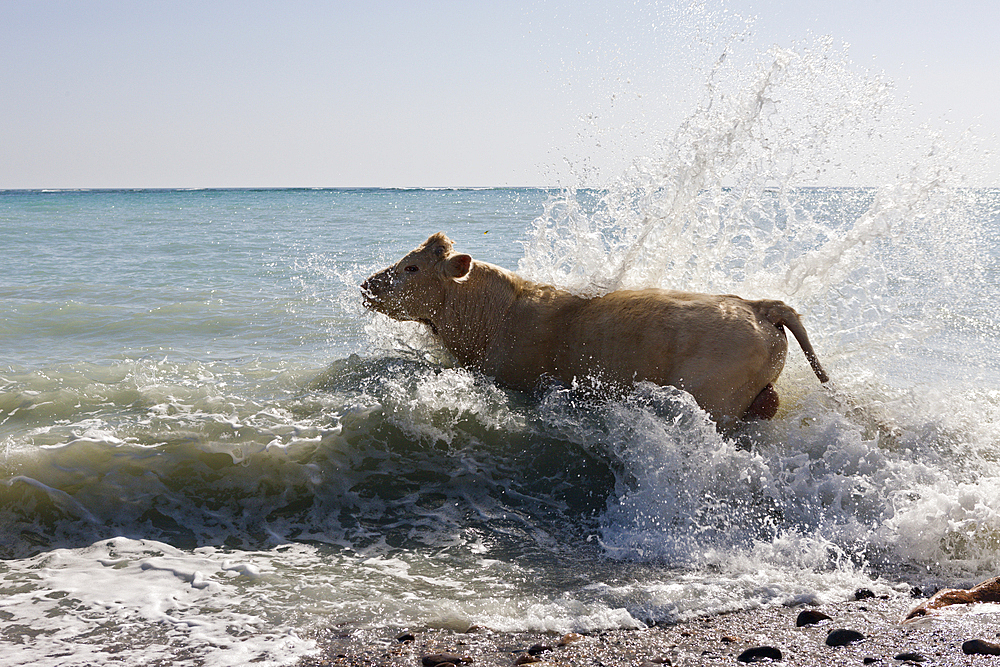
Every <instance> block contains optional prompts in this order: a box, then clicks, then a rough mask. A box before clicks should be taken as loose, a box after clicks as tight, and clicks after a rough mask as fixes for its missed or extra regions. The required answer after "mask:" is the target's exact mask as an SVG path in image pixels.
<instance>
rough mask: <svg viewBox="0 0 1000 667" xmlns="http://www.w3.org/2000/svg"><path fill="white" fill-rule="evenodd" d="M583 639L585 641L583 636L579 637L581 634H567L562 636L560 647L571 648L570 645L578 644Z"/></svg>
mask: <svg viewBox="0 0 1000 667" xmlns="http://www.w3.org/2000/svg"><path fill="white" fill-rule="evenodd" d="M581 639H583V635H579V634H577V633H575V632H567V633H566V634H564V635H563V636H562V639H560V640H559V645H560V646H569V645H570V644H573V643H575V642H578V641H580V640H581Z"/></svg>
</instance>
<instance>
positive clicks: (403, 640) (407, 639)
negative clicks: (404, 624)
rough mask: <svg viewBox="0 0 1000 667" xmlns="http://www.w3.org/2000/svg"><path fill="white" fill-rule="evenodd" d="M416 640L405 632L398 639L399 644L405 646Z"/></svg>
mask: <svg viewBox="0 0 1000 667" xmlns="http://www.w3.org/2000/svg"><path fill="white" fill-rule="evenodd" d="M416 639H417V638H416V637H414V636H413V635H412V634H411V633H409V632H404V633H403V634H401V635H400V636H398V637H396V641H397V642H399V643H400V644H405V643H406V642H412V641H415V640H416Z"/></svg>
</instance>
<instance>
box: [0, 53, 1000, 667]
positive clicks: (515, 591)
mask: <svg viewBox="0 0 1000 667" xmlns="http://www.w3.org/2000/svg"><path fill="white" fill-rule="evenodd" d="M793 55H795V54H794V53H793ZM820 55H822V54H820ZM827 55H829V54H827ZM760 58H761V60H760V63H759V66H755V67H753V68H750V69H749V70H745V71H744V70H739V69H734V70H733V71H732V72H730V73H729V74H727V73H726V72H725V71H720V73H717V74H713V76H714V77H716V78H715V79H713V81H716V82H717V89H718V90H721V89H722V87H723V84H724V83H725V82H726V81H728V79H727V77H730V78H732V79H733V80H734V81H736V83H737V84H739V85H737V86H736V89H735V92H732V91H730V92H732V94H727V95H724V96H723V95H721V93H716V92H713V91H714V90H716V89H713V88H710V89H709V92H708V93H706V94H708V95H710V96H711V95H716V94H718V95H719V97H718V98H717V99H716V98H713V101H714V102H715V103H714V104H712V105H708V104H704V105H701V106H699V107H698V109H696V110H694V111H692V113H691V114H690V116H689V117H688V120H687V121H686V122H685V124H684V125H683V126H682V127H680V128H679V129H678V131H677V132H676V133H675V134H674V135H672V136H670V137H668V138H666V139H664V140H663V141H662V142H661V143H660V145H659V146H657V147H654V150H651V152H650V155H648V156H647V157H645V158H643V159H637V160H635V162H634V164H633V166H632V168H630V169H629V170H627V171H626V172H625V173H624V174H622V175H621V177H620V178H619V179H618V180H616V181H615V182H613V183H611V184H609V185H608V186H607V187H605V188H600V189H579V190H574V189H566V190H533V189H497V190H475V191H473V190H227V191H213V190H204V191H95V192H88V191H83V192H3V193H0V224H2V225H3V229H4V230H5V232H6V237H7V244H6V253H5V268H6V269H7V270H6V271H5V273H4V276H3V278H2V279H0V308H2V310H0V321H2V324H3V341H4V342H3V347H2V349H0V442H2V445H3V470H2V478H3V482H4V483H3V484H2V485H0V526H2V531H0V555H2V558H3V560H2V561H0V591H2V593H3V595H2V600H0V618H2V620H3V624H2V626H0V642H2V645H3V649H2V650H0V664H3V665H14V664H25V663H26V662H30V663H33V664H60V665H83V664H136V665H137V664H150V663H154V664H155V663H156V662H157V661H164V662H167V661H169V662H171V663H172V664H208V665H225V664H245V663H246V662H248V661H250V660H258V661H260V662H262V663H264V664H282V663H287V662H289V661H294V659H295V658H296V657H297V656H299V655H303V654H305V653H308V652H309V651H310V650H312V648H313V646H314V645H313V643H312V641H311V639H310V633H311V632H312V631H314V630H317V629H321V628H326V627H330V626H336V625H339V624H346V625H347V626H380V625H385V626H393V627H396V626H406V627H414V628H416V627H448V628H458V629H464V628H466V627H468V626H470V625H473V624H475V625H480V626H484V627H489V628H494V629H497V630H550V631H556V632H563V631H568V630H576V631H589V630H599V629H607V628H630V627H641V626H642V625H644V624H649V623H656V622H663V621H672V620H677V619H683V618H689V617H692V616H697V615H704V614H714V613H720V612H723V611H727V610H732V609H744V608H752V607H754V606H757V605H768V604H776V603H785V602H791V601H810V600H833V599H843V598H844V597H845V596H847V595H848V594H849V593H850V592H852V591H853V590H854V589H856V588H858V587H859V586H868V587H871V588H874V589H876V590H878V591H879V592H883V593H893V592H896V591H906V590H908V589H909V586H910V585H912V584H918V585H926V584H931V585H934V584H939V583H948V584H951V585H956V584H962V583H971V582H973V581H974V580H978V579H982V578H985V577H986V576H992V575H995V573H996V570H997V567H998V564H1000V563H998V553H1000V463H998V457H1000V390H998V387H1000V353H998V350H1000V346H998V342H1000V312H998V310H997V309H998V306H997V304H998V303H1000V293H998V292H1000V288H998V284H1000V280H998V278H1000V250H998V249H1000V191H997V190H984V189H970V188H966V187H964V186H963V182H962V180H961V179H960V178H957V177H954V178H953V177H949V176H947V174H948V173H952V172H951V171H949V170H948V169H947V167H948V160H949V159H952V158H950V157H949V156H948V154H947V152H946V151H945V152H944V153H941V152H938V153H935V154H933V155H932V156H930V157H928V158H927V159H926V160H924V161H922V162H919V161H918V162H917V163H915V165H913V166H912V167H911V168H907V169H906V170H904V171H903V172H899V173H894V174H892V175H886V176H885V177H884V180H883V181H882V182H880V183H876V184H875V185H874V186H873V187H865V188H831V187H804V186H803V185H802V183H803V182H805V183H808V182H810V181H809V178H806V177H805V176H807V175H808V174H810V173H812V172H811V171H810V169H811V168H812V167H813V166H814V165H815V163H816V160H818V159H821V158H822V155H823V152H822V150H821V149H822V146H821V145H820V144H821V143H822V142H820V141H819V140H818V139H817V137H818V136H820V135H823V136H831V135H832V134H834V132H833V130H834V129H836V128H831V127H829V126H827V125H824V123H826V122H827V120H826V119H825V117H823V118H819V119H811V120H808V122H806V120H803V119H801V118H800V119H799V120H798V121H796V122H792V120H794V118H793V119H792V120H788V121H782V123H778V121H777V118H776V117H775V115H773V114H771V115H768V114H764V113H761V112H762V109H761V108H757V107H756V106H755V105H754V104H753V103H752V102H753V100H759V99H764V98H768V99H776V98H777V99H783V97H782V96H786V97H788V98H790V99H791V100H792V101H793V102H794V101H795V100H799V102H801V105H802V106H803V108H805V107H807V106H808V105H807V104H805V102H808V101H809V99H808V95H806V97H805V99H804V101H802V99H801V97H795V96H796V95H799V96H801V95H804V94H805V93H803V92H802V91H804V90H807V89H808V90H812V89H811V88H809V87H808V86H805V85H803V84H804V83H805V82H809V81H813V80H814V79H815V78H816V77H820V78H823V77H825V78H826V79H828V80H831V79H832V80H836V81H841V79H840V78H838V77H841V78H844V79H845V80H849V79H850V77H848V75H847V74H844V73H843V72H842V71H841V70H840V69H837V68H833V69H834V70H836V71H833V70H830V69H826V70H824V69H822V67H833V65H830V64H829V63H830V62H831V61H830V59H829V58H827V59H826V61H824V60H823V59H822V58H820V57H819V56H816V55H814V54H813V55H811V52H800V53H798V54H797V55H795V57H792V56H789V55H788V53H786V52H783V51H781V50H777V51H774V52H769V53H766V54H761V56H760ZM823 62H826V63H827V65H823V66H821V64H822V63H823ZM803 64H804V65H806V66H807V67H805V71H800V70H797V69H796V67H802V66H803ZM834 64H836V63H834ZM741 73H743V74H745V75H743V74H741ZM726 85H729V84H726ZM733 85H735V84H733ZM842 88H844V89H849V92H850V95H851V96H852V97H850V98H849V99H843V100H841V101H842V103H843V104H842V106H843V108H844V109H846V110H847V111H845V113H853V111H850V110H852V109H856V108H862V107H863V105H857V104H855V102H856V101H857V97H858V96H862V97H863V96H864V95H869V96H870V97H869V98H866V99H868V101H870V102H872V103H873V104H874V103H875V102H876V101H877V100H878V99H881V98H880V97H879V95H880V92H879V91H878V89H877V86H876V87H875V88H874V89H873V90H869V91H868V92H865V90H866V89H865V87H864V86H856V87H851V86H846V85H845V86H842ZM822 90H826V91H829V90H830V89H829V88H822ZM859 91H860V92H859ZM765 93H766V95H765ZM810 94H811V93H810ZM823 94H827V93H823ZM830 94H832V93H830ZM847 94H848V92H844V93H843V95H847ZM862 101H864V100H862ZM790 108H796V107H795V105H794V104H793V105H791V107H790ZM838 118H839V117H838ZM797 122H801V123H805V125H804V126H801V127H800V125H797V124H796V123H797ZM830 122H831V123H832V122H833V121H830ZM837 122H842V121H841V120H838V121H837ZM802 127H804V128H805V129H806V130H810V129H811V130H813V131H812V132H808V131H802ZM820 130H822V131H820ZM774 132H777V133H778V134H779V135H780V136H781V137H782V138H783V139H784V140H785V143H786V145H787V143H788V141H792V142H796V141H797V142H798V144H797V146H798V152H797V153H796V155H797V156H798V158H799V159H801V160H802V162H801V163H798V164H792V163H790V162H789V160H790V158H789V155H790V153H789V152H788V150H787V149H784V148H782V149H779V148H776V146H778V143H777V142H774V141H773V136H772V134H771V133H774ZM793 152H794V151H793ZM942 155H944V157H941V156H942ZM816 156H819V157H816ZM793 162H794V161H793ZM939 162H940V163H939ZM438 230H443V231H446V232H447V233H448V234H449V236H450V237H451V238H452V239H453V240H454V241H455V242H456V247H457V248H458V249H460V250H462V251H465V252H470V253H471V254H473V256H475V257H477V258H479V259H483V260H486V261H490V262H493V263H496V264H500V265H502V266H505V267H507V268H510V269H516V270H518V271H520V272H521V273H522V274H524V275H526V276H527V277H530V278H532V279H535V280H542V281H546V282H553V283H556V284H559V285H561V286H563V287H566V288H568V289H572V290H575V291H578V292H580V293H589V294H596V293H601V292H604V291H607V290H610V289H615V288H618V287H636V286H663V287H672V288H682V289H691V290H699V291H710V292H734V293H738V294H741V295H743V296H747V297H762V296H768V297H771V298H781V299H785V300H786V301H788V302H789V303H790V304H792V305H793V306H794V307H795V308H796V309H798V310H799V311H800V312H801V313H802V314H803V317H804V322H805V324H806V327H807V328H808V330H809V332H810V336H811V338H812V340H813V343H814V345H815V347H816V349H817V352H818V354H819V355H820V358H821V360H822V362H823V364H824V366H825V367H826V368H827V370H828V371H829V373H830V375H831V377H832V378H833V380H832V382H831V386H828V387H823V386H821V385H820V384H819V383H818V382H816V379H815V377H814V376H813V375H812V372H811V371H810V369H809V367H808V365H807V364H806V363H805V361H804V359H803V357H802V355H801V353H800V352H799V351H798V350H797V348H796V347H795V345H794V344H793V345H792V346H791V348H792V349H791V350H790V351H789V361H788V364H787V367H786V369H785V372H784V373H783V375H782V377H781V379H780V380H779V382H778V385H777V389H778V392H779V394H780V395H781V396H782V401H783V403H782V408H781V410H780V411H779V414H778V416H777V418H776V419H774V420H773V421H771V422H767V423H759V424H752V425H747V426H745V427H743V428H741V429H740V430H738V431H737V432H735V433H731V434H728V435H722V434H720V433H719V432H718V431H717V429H716V428H715V426H714V425H713V424H712V423H711V422H710V421H709V420H708V418H707V417H706V415H705V414H704V413H703V412H702V411H700V410H699V409H698V408H697V406H696V405H695V404H694V403H693V402H692V400H691V399H690V397H689V396H687V395H686V394H684V393H682V392H679V391H675V390H672V389H670V388H662V387H654V386H649V385H640V386H637V387H635V388H634V390H633V391H631V392H630V393H629V394H628V395H626V396H624V397H622V398H621V399H619V400H608V399H602V398H599V397H595V396H593V395H590V394H588V393H586V392H583V391H576V390H570V389H566V388H551V389H549V390H548V391H546V392H544V393H542V394H540V395H536V396H527V395H523V394H518V393H515V392H508V391H505V390H503V389H501V388H499V387H497V386H496V385H495V384H494V383H493V382H491V381H490V379H489V378H484V377H480V376H477V375H474V374H472V373H469V372H468V371H465V370H463V369H460V368H456V367H454V365H453V364H452V363H451V362H450V360H449V359H448V357H447V355H446V354H445V353H444V352H443V351H442V350H440V349H439V348H438V347H437V346H436V345H435V343H434V341H433V340H432V339H431V337H430V336H429V334H428V333H427V331H426V330H424V329H422V327H421V326H420V325H416V324H401V323H395V322H392V321H390V320H388V319H386V318H384V317H382V316H379V315H374V314H372V313H369V312H366V311H364V309H363V307H362V304H361V299H360V293H359V289H358V285H359V284H360V283H361V282H362V281H363V280H364V279H365V278H366V277H367V276H368V275H370V274H371V273H373V272H375V271H376V270H378V269H380V268H382V267H383V266H385V265H387V264H389V263H390V262H393V261H395V260H396V259H397V258H398V257H400V256H402V254H403V253H405V252H406V251H408V250H410V249H411V248H413V247H414V246H416V245H417V244H418V243H420V242H421V241H422V240H423V239H425V238H426V237H427V236H428V235H429V234H430V233H432V232H434V231H438Z"/></svg>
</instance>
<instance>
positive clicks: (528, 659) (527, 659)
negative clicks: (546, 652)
mask: <svg viewBox="0 0 1000 667" xmlns="http://www.w3.org/2000/svg"><path fill="white" fill-rule="evenodd" d="M541 661H542V659H541V658H539V657H538V656H536V655H522V656H521V657H520V658H518V659H517V660H515V661H514V664H515V665H530V664H531V663H533V662H541Z"/></svg>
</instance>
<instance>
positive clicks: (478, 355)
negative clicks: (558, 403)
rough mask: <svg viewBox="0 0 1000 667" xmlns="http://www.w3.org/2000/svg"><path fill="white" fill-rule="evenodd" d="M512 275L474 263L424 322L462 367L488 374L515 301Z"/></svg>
mask: <svg viewBox="0 0 1000 667" xmlns="http://www.w3.org/2000/svg"><path fill="white" fill-rule="evenodd" d="M518 280H519V279H518V278H517V277H516V276H514V275H513V274H510V273H508V272H507V271H504V270H503V269H500V268H499V267H496V266H493V265H491V264H486V263H483V262H474V263H473V266H472V270H471V271H470V272H469V275H468V276H467V277H466V278H465V279H464V280H462V281H461V282H456V283H455V284H454V285H453V286H452V288H451V289H449V291H448V292H447V294H446V298H445V301H444V304H443V306H442V309H441V313H440V314H439V315H438V316H437V317H435V318H434V319H433V321H431V322H428V324H430V325H431V329H432V330H433V331H434V333H435V334H437V336H438V337H439V338H440V339H441V341H442V342H443V343H444V346H445V347H446V348H447V349H448V351H449V352H451V353H452V354H453V355H454V356H455V358H456V359H457V360H458V361H459V363H461V364H462V365H463V366H471V367H473V368H477V369H479V370H481V371H484V372H486V373H489V374H494V373H495V369H492V368H490V367H489V365H490V364H489V360H490V359H491V358H494V357H495V354H494V351H495V347H496V345H497V344H498V343H499V340H500V338H501V337H502V335H503V332H504V331H505V329H506V327H508V326H510V325H511V324H514V326H516V323H511V322H509V317H510V312H511V309H512V307H513V305H514V303H515V302H516V300H517V291H518V289H517V288H518V283H517V281H518Z"/></svg>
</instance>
